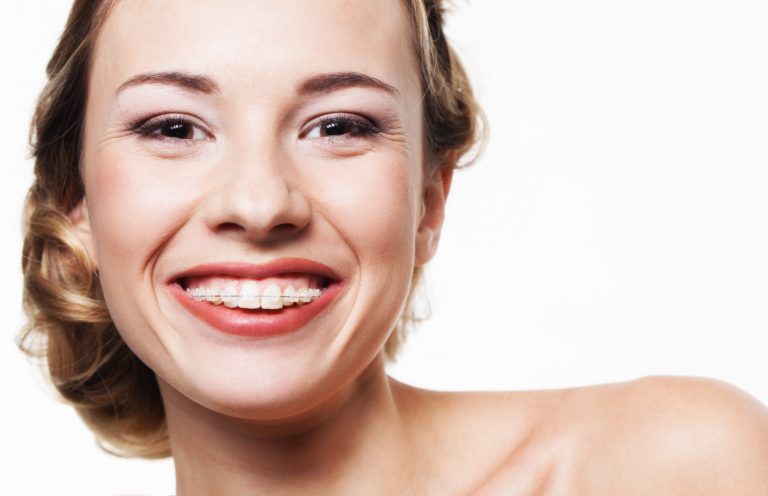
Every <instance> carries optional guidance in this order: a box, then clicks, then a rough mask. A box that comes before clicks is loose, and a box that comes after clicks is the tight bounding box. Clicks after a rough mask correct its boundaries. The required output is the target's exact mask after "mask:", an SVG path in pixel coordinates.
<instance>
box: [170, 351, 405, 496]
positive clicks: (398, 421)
mask: <svg viewBox="0 0 768 496" xmlns="http://www.w3.org/2000/svg"><path fill="white" fill-rule="evenodd" d="M398 384H399V383H397V382H395V381H393V380H392V379H390V378H389V377H387V375H386V373H385V372H384V367H383V362H382V360H381V359H380V358H378V359H376V360H375V361H374V363H372V364H371V366H370V367H369V368H368V369H367V370H366V371H365V372H364V373H363V374H362V375H361V376H360V377H359V378H358V379H357V380H355V381H354V382H353V383H352V384H350V385H348V386H347V387H346V388H345V389H344V390H343V391H339V393H338V394H336V395H334V397H333V398H332V399H330V400H328V401H327V402H326V403H325V404H323V405H321V406H320V407H319V408H317V409H315V410H314V411H313V412H310V413H307V414H306V415H304V416H302V418H301V419H292V420H291V421H285V422H271V423H269V424H265V423H257V422H252V421H246V420H243V419H235V418H231V417H227V416H224V415H221V414H218V413H216V412H213V411H211V410H209V409H206V408H204V407H202V406H200V405H198V404H196V403H193V402H191V401H190V400H189V399H187V398H186V397H184V396H183V395H181V394H180V393H178V392H177V391H175V390H174V389H173V388H171V387H170V386H169V385H168V384H167V383H164V382H163V381H160V388H161V391H162V393H163V401H164V405H165V408H166V418H167V422H168V432H169V438H170V441H171V448H172V451H173V457H174V463H175V466H176V484H177V494H178V495H179V496H197V495H208V494H222V495H229V494H262V493H263V494H274V495H280V494H297V493H301V494H305V493H308V494H371V495H375V494H410V493H411V492H412V491H414V488H417V487H419V483H420V482H419V481H417V480H416V479H417V474H418V472H417V470H416V469H417V467H419V465H420V461H419V460H416V459H415V457H416V453H417V452H418V451H417V450H416V449H414V448H415V447H414V439H413V436H412V435H411V431H413V429H409V428H408V425H407V422H406V420H405V419H406V418H407V415H404V414H405V413H407V409H406V408H405V407H406V406H407V405H405V404H404V402H405V401H404V400H403V401H399V399H398V398H399V397H400V396H403V398H404V397H405V395H401V394H399V393H400V391H401V385H398ZM405 403H407V402H405Z"/></svg>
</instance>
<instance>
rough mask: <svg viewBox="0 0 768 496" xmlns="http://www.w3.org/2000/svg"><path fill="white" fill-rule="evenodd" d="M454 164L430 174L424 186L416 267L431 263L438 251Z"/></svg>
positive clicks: (417, 239)
mask: <svg viewBox="0 0 768 496" xmlns="http://www.w3.org/2000/svg"><path fill="white" fill-rule="evenodd" d="M452 165H453V164H446V165H445V166H444V167H443V168H442V169H439V170H436V171H435V172H434V173H433V174H430V175H429V176H428V177H427V179H426V182H425V184H424V192H423V198H422V205H421V207H422V208H421V218H420V220H419V227H418V230H417V231H416V262H415V263H416V265H417V266H419V265H424V264H425V263H427V262H429V261H430V260H431V259H432V257H433V256H434V255H435V252H436V251H437V244H438V241H440V230H441V229H442V227H443V219H444V218H445V201H446V200H447V198H448V191H450V189H451V180H452V179H453V166H452Z"/></svg>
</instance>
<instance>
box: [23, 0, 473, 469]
mask: <svg viewBox="0 0 768 496" xmlns="http://www.w3.org/2000/svg"><path fill="white" fill-rule="evenodd" d="M404 1H405V3H406V6H407V11H408V13H409V14H410V18H411V21H412V22H411V25H412V31H413V49H414V51H415V53H416V54H417V56H418V61H419V63H420V66H421V74H420V76H421V80H422V85H423V90H424V99H423V113H424V137H425V138H424V139H425V145H426V146H425V149H426V157H425V177H426V176H427V175H431V174H433V173H434V172H435V171H439V170H443V169H444V168H446V167H454V168H459V167H464V166H466V165H469V164H470V163H472V162H473V161H474V158H476V156H477V153H479V150H480V148H481V145H482V144H483V143H484V138H485V129H486V126H485V125H484V124H485V118H484V116H483V113H482V111H481V109H480V107H479V105H478V103H477V101H476V100H475V97H474V95H473V92H472V88H471V87H470V84H469V81H468V78H467V75H466V73H465V71H464V69H463V67H462V65H461V63H460V61H459V59H458V58H457V56H456V54H455V52H454V50H453V49H452V48H451V46H450V45H449V43H448V41H447V40H446V39H445V36H444V33H443V17H444V5H443V2H442V0H404ZM116 3H117V0H76V1H75V2H74V4H73V6H72V10H71V11H70V14H69V18H68V20H67V23H66V27H65V29H64V32H63V34H62V36H61V38H60V40H59V43H58V45H57V47H56V49H55V51H54V53H53V56H52V57H51V59H50V61H49V63H48V65H47V69H46V74H47V77H48V81H47V84H46V86H45V88H44V89H43V91H42V93H41V95H40V97H39V99H38V102H37V107H36V110H35V113H34V117H33V120H32V125H31V128H30V145H31V150H32V157H33V158H34V160H35V165H34V173H35V178H34V182H33V184H32V186H31V187H30V189H29V191H28V193H27V196H26V200H25V204H24V209H23V214H22V225H23V249H22V251H23V252H22V272H23V275H24V286H23V300H22V304H23V309H24V313H25V315H26V317H27V322H26V323H25V325H24V327H23V328H22V329H21V331H20V333H19V335H18V337H17V344H18V346H19V348H20V349H21V350H22V351H24V352H25V353H26V354H27V355H29V356H31V357H35V358H39V359H41V361H42V363H43V364H44V367H45V368H46V369H47V371H46V372H47V375H48V377H49V379H50V382H51V383H52V384H53V386H54V387H55V388H56V390H57V391H58V392H59V393H60V395H61V396H62V397H63V399H64V400H65V401H66V402H68V403H69V404H71V405H72V406H73V407H74V408H75V409H76V411H77V412H78V414H79V415H80V417H81V418H82V419H83V421H84V422H85V423H86V425H88V427H89V428H90V429H91V430H92V431H93V432H94V434H95V436H96V440H97V443H98V444H99V446H100V447H101V448H102V449H104V450H105V451H107V452H109V453H111V454H114V455H117V456H126V457H143V458H162V457H167V456H170V446H169V442H168V433H167V428H166V423H165V412H164V409H163V403H162V399H161V397H160V391H159V389H158V386H157V380H156V378H155V375H154V372H153V371H152V370H151V369H150V368H149V367H147V366H146V365H145V364H144V363H143V362H141V360H139V359H138V358H137V356H136V355H135V354H134V353H133V352H132V351H131V349H130V348H129V347H128V346H127V345H126V344H125V342H124V341H123V339H122V338H121V337H120V334H119V333H118V330H117V328H116V327H115V325H114V323H113V322H112V319H111V317H110V314H109V310H108V308H107V305H106V303H105V300H104V297H103V294H102V290H101V285H100V282H99V275H98V271H97V270H95V268H94V266H93V264H92V262H91V260H90V257H89V256H88V253H87V252H86V249H85V247H84V246H83V245H82V243H81V242H80V240H79V238H78V237H77V236H76V235H75V233H74V230H73V225H72V221H71V220H70V217H69V216H68V214H69V213H70V212H71V211H72V209H73V208H74V207H75V206H76V205H77V204H78V203H79V202H80V200H81V199H82V198H83V197H84V194H85V188H84V185H83V180H82V177H81V176H80V172H79V164H80V161H81V152H82V137H83V136H82V135H83V123H84V120H85V112H86V110H85V106H86V105H85V104H86V99H87V95H88V74H89V70H90V65H91V56H92V53H93V49H94V44H95V40H96V37H97V34H98V32H99V30H100V28H101V26H102V25H103V24H104V22H105V20H106V19H107V17H108V15H109V12H110V11H111V9H112V7H113V6H114V5H115V4H116ZM472 150H476V151H477V153H471V151H472ZM422 278H423V268H422V267H416V268H415V270H414V272H413V274H412V277H411V286H410V290H409V293H408V296H407V300H406V304H405V307H404V309H403V312H402V313H401V315H400V318H399V321H398V323H397V325H396V326H395V329H394V331H393V332H392V334H391V335H390V337H389V338H388V340H387V342H386V344H385V347H384V352H385V356H386V357H387V358H388V359H389V360H393V359H394V358H395V356H396V354H397V352H398V349H399V348H400V345H401V343H402V342H403V340H404V338H405V336H406V334H407V332H408V331H409V329H410V328H411V327H412V326H413V325H414V324H415V323H417V322H418V321H420V320H424V319H425V318H427V317H428V313H427V315H417V312H416V311H415V301H414V295H415V294H416V288H418V287H419V286H420V282H421V280H422Z"/></svg>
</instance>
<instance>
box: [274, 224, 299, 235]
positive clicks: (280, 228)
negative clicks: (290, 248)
mask: <svg viewBox="0 0 768 496" xmlns="http://www.w3.org/2000/svg"><path fill="white" fill-rule="evenodd" d="M296 229H297V226H296V225H294V224H289V223H284V224H278V225H276V226H274V227H272V229H270V231H272V232H274V233H278V234H281V233H290V232H293V231H295V230H296Z"/></svg>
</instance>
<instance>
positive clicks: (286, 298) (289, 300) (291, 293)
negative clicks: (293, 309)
mask: <svg viewBox="0 0 768 496" xmlns="http://www.w3.org/2000/svg"><path fill="white" fill-rule="evenodd" d="M297 301H299V299H298V298H296V288H294V287H293V286H288V287H287V288H285V291H283V306H284V307H290V306H291V305H293V304H294V303H296V302H297Z"/></svg>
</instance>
